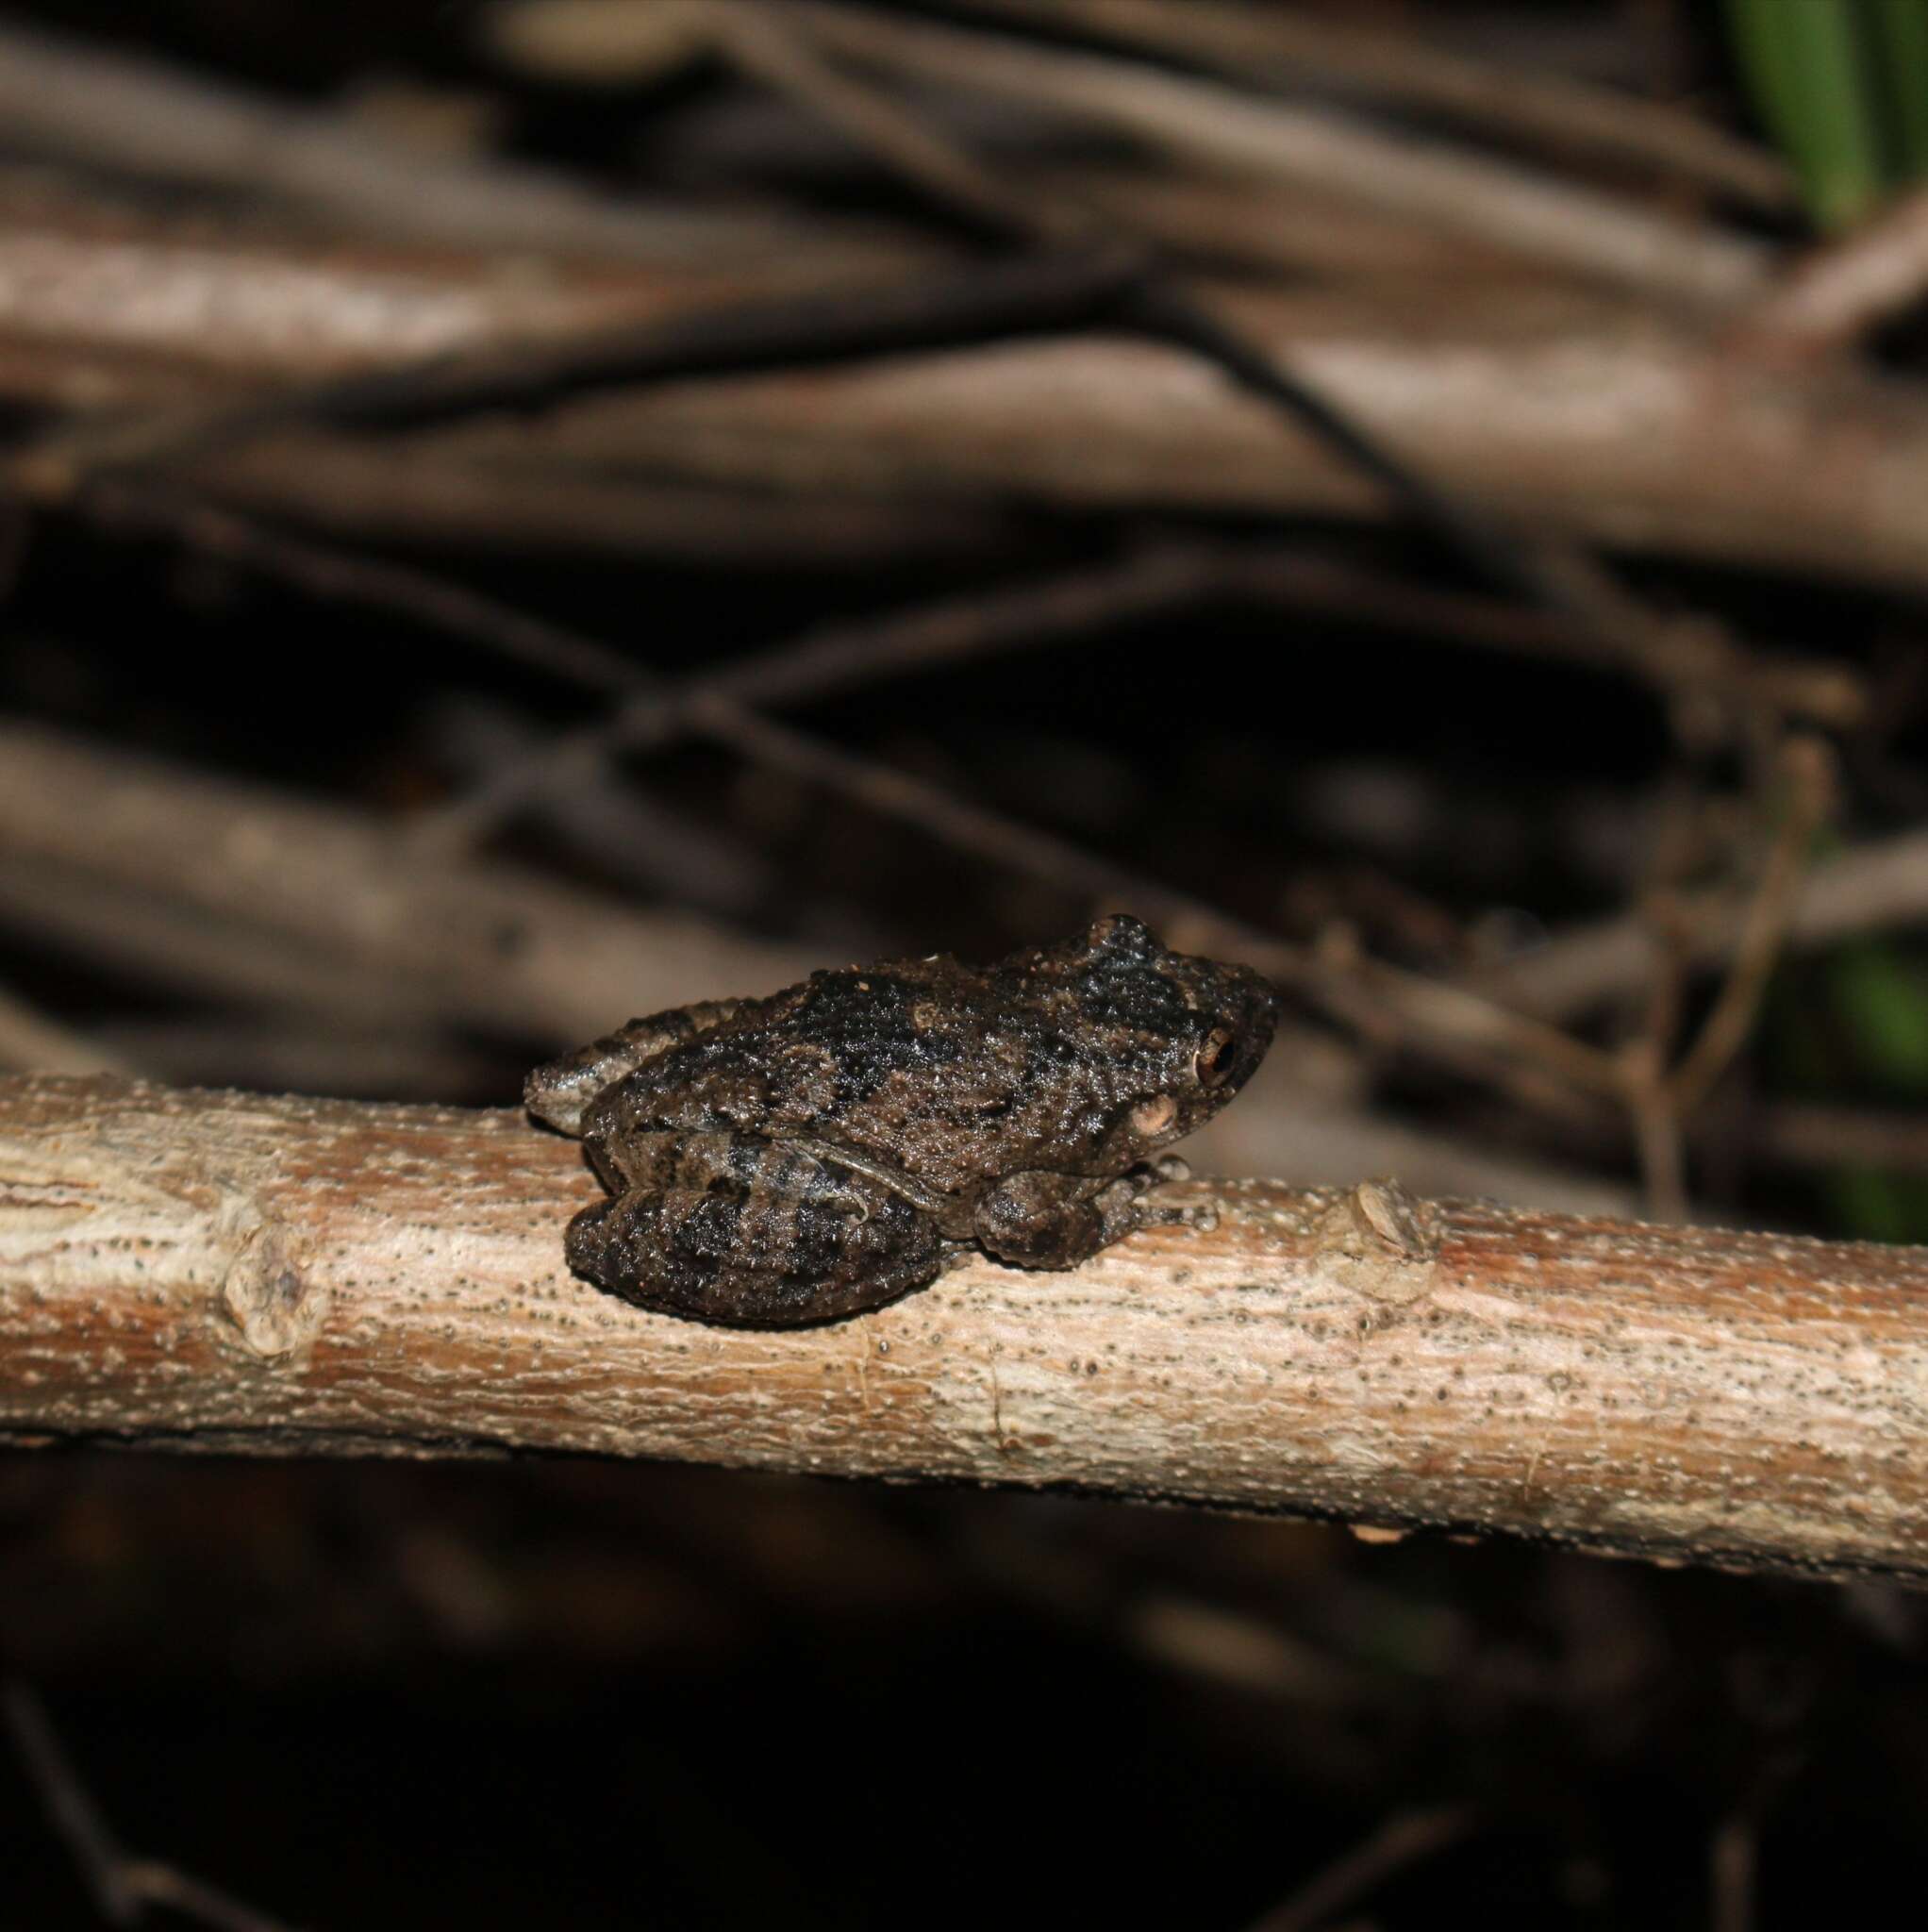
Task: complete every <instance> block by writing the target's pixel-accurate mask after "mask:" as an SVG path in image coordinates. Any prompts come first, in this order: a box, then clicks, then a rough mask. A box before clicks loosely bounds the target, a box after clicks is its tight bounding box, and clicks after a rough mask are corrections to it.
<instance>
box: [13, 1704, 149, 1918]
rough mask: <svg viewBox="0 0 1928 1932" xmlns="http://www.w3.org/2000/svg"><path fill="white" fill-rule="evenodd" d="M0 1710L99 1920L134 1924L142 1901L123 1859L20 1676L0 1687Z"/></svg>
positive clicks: (42, 1709) (44, 1710) (84, 1787)
mask: <svg viewBox="0 0 1928 1932" xmlns="http://www.w3.org/2000/svg"><path fill="white" fill-rule="evenodd" d="M0 1711H4V1712H5V1714H6V1718H7V1728H8V1733H9V1734H10V1735H11V1737H12V1739H13V1748H14V1750H15V1751H16V1752H17V1753H18V1754H19V1756H20V1761H21V1764H22V1765H23V1767H24V1768H25V1771H26V1774H27V1777H28V1779H29V1780H30V1782H31V1783H32V1784H33V1787H34V1789H35V1790H38V1791H39V1792H40V1794H41V1803H42V1806H43V1807H45V1808H46V1813H47V1821H48V1823H49V1824H52V1825H53V1827H54V1829H55V1830H56V1831H57V1832H58V1834H59V1835H60V1837H61V1838H62V1839H64V1840H66V1843H67V1849H68V1850H69V1851H70V1852H71V1853H72V1854H73V1855H74V1862H75V1864H76V1865H77V1866H79V1868H80V1876H81V1879H82V1881H83V1882H84V1883H85V1884H86V1886H87V1889H88V1890H90V1891H91V1893H92V1894H93V1902H94V1905H95V1906H96V1907H98V1909H99V1911H100V1915H101V1917H102V1918H104V1919H106V1920H107V1921H108V1924H113V1925H134V1924H139V1923H140V1919H141V1899H140V1895H139V1894H138V1893H137V1892H136V1891H135V1890H134V1888H133V1887H132V1886H131V1885H130V1884H129V1883H128V1879H127V1858H126V1855H125V1853H124V1852H123V1851H122V1850H121V1847H120V1845H119V1843H118V1842H117V1841H116V1840H115V1838H114V1835H113V1833H112V1831H111V1830H110V1829H109V1828H108V1822H107V1820H106V1818H105V1817H103V1816H102V1815H101V1811H100V1807H98V1806H97V1805H95V1803H94V1802H93V1799H92V1798H91V1796H90V1795H89V1793H88V1790H87V1788H86V1786H85V1785H83V1784H82V1783H81V1782H80V1779H79V1776H78V1775H77V1774H76V1773H75V1769H74V1767H73V1765H72V1764H71V1763H70V1762H69V1761H68V1757H67V1754H66V1753H65V1752H64V1751H63V1750H61V1748H60V1740H59V1739H58V1738H57V1737H56V1736H55V1735H54V1726H53V1724H51V1723H50V1722H49V1721H48V1718H47V1713H46V1708H45V1707H44V1706H43V1705H42V1703H41V1700H40V1698H39V1697H38V1696H36V1695H35V1693H34V1691H33V1690H32V1688H31V1686H29V1685H28V1684H27V1683H26V1681H25V1679H24V1678H21V1677H14V1676H9V1677H8V1678H7V1680H6V1682H5V1684H4V1686H0Z"/></svg>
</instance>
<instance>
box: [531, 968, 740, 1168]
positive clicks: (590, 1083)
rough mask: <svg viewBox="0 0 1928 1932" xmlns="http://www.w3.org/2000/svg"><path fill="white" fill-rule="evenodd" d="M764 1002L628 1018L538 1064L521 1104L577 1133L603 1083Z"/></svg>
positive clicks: (703, 1004)
mask: <svg viewBox="0 0 1928 1932" xmlns="http://www.w3.org/2000/svg"><path fill="white" fill-rule="evenodd" d="M766 1004H767V1002H765V1001H763V1000H755V999H747V1000H699V1001H697V1003H696V1004H695V1005H694V1006H690V1007H675V1008H672V1009H671V1010H670V1011H669V1012H666V1013H651V1014H649V1015H648V1016H647V1017H645V1018H643V1019H640V1020H631V1021H628V1022H627V1023H626V1024H623V1025H621V1026H619V1027H617V1029H616V1030H615V1032H613V1033H606V1034H604V1035H603V1037H602V1038H601V1039H600V1040H592V1041H590V1043H589V1044H588V1045H587V1046H582V1047H578V1048H577V1049H576V1050H575V1052H573V1053H566V1054H564V1055H563V1056H562V1057H561V1058H559V1059H553V1060H548V1061H545V1062H544V1063H543V1064H542V1065H541V1066H540V1067H538V1068H537V1069H536V1070H535V1072H534V1073H532V1074H530V1075H529V1077H528V1078H527V1080H525V1081H524V1083H523V1105H524V1107H526V1108H528V1110H529V1111H530V1112H531V1113H532V1114H534V1115H535V1116H536V1118H537V1119H538V1120H539V1121H547V1122H548V1124H550V1125H551V1126H552V1127H559V1128H560V1129H561V1130H562V1132H563V1133H565V1134H573V1133H578V1132H580V1131H581V1128H582V1117H583V1110H584V1109H585V1108H587V1107H588V1106H589V1104H590V1101H592V1100H593V1099H594V1098H595V1097H596V1095H597V1094H599V1093H600V1092H602V1091H603V1090H604V1089H605V1088H607V1087H613V1086H614V1085H615V1084H616V1082H617V1081H618V1080H621V1079H623V1077H624V1076H625V1075H627V1074H633V1073H635V1071H636V1070H637V1068H639V1067H640V1066H641V1065H642V1064H643V1063H644V1062H645V1061H647V1060H653V1059H655V1058H656V1057H657V1055H658V1054H662V1053H667V1052H668V1051H669V1050H670V1048H671V1047H673V1046H681V1045H682V1044H683V1042H684V1041H687V1040H694V1039H695V1038H696V1037H697V1036H698V1035H699V1034H702V1033H712V1032H714V1031H715V1030H716V1029H717V1028H718V1027H719V1026H727V1025H729V1024H732V1023H733V1022H735V1021H737V1020H740V1019H742V1018H744V1017H745V1016H746V1015H748V1014H751V1013H754V1012H755V1011H756V1009H757V1008H760V1007H762V1006H764V1005H766Z"/></svg>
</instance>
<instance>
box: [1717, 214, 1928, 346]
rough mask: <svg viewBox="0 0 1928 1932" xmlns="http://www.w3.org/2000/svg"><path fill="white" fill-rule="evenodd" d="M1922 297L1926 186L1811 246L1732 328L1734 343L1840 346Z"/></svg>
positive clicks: (1926, 262)
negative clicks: (1841, 233) (1834, 239)
mask: <svg viewBox="0 0 1928 1932" xmlns="http://www.w3.org/2000/svg"><path fill="white" fill-rule="evenodd" d="M1924 295H1928V189H1917V190H1916V191H1915V192H1913V193H1912V194H1908V195H1904V196H1903V198H1902V199H1901V200H1899V201H1897V202H1896V203H1895V204H1894V205H1893V206H1892V207H1891V208H1887V209H1886V210H1884V211H1883V212H1882V213H1881V214H1879V215H1877V216H1876V217H1875V218H1874V219H1873V220H1872V221H1870V222H1867V223H1864V224H1863V225H1861V226H1860V227H1858V228H1856V229H1854V230H1853V233H1852V234H1848V235H1844V236H1843V237H1842V238H1841V239H1840V240H1839V241H1837V242H1828V243H1826V244H1825V245H1823V246H1822V247H1820V248H1817V249H1816V250H1815V251H1814V252H1813V253H1812V254H1810V255H1809V256H1807V257H1806V258H1805V259H1804V260H1803V261H1801V262H1799V263H1797V264H1796V266H1795V267H1794V268H1793V270H1792V271H1791V272H1790V273H1789V274H1788V275H1787V278H1786V279H1785V280H1783V281H1782V282H1781V283H1780V284H1779V285H1778V286H1777V287H1776V288H1774V289H1773V290H1772V291H1770V293H1769V294H1767V295H1766V296H1764V297H1763V298H1762V300H1761V301H1760V302H1759V303H1757V304H1756V305H1755V306H1754V308H1752V309H1751V310H1749V311H1748V313H1747V314H1746V315H1744V316H1743V317H1741V318H1740V319H1739V321H1738V323H1737V342H1738V343H1739V345H1740V346H1741V347H1742V348H1744V349H1746V350H1748V351H1750V352H1752V353H1754V354H1761V355H1772V356H1778V357H1793V358H1799V357H1804V356H1820V355H1825V354H1827V353H1828V352H1829V351H1831V350H1837V349H1845V348H1847V347H1849V346H1851V345H1852V344H1853V343H1854V342H1855V341H1859V340H1860V339H1861V338H1862V337H1864V336H1867V335H1869V334H1870V333H1871V332H1872V331H1873V330H1874V329H1876V328H1878V327H1880V326H1881V325H1882V324H1883V323H1886V322H1889V321H1891V320H1893V319H1894V318H1895V317H1896V316H1898V315H1900V314H1902V313H1903V311H1904V310H1906V309H1909V308H1913V307H1915V305H1916V304H1917V303H1919V302H1920V300H1921V299H1922V297H1923V296H1924Z"/></svg>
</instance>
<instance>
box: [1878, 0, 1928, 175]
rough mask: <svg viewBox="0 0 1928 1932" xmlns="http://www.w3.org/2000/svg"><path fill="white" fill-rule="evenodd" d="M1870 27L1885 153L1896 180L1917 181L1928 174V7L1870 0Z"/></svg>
mask: <svg viewBox="0 0 1928 1932" xmlns="http://www.w3.org/2000/svg"><path fill="white" fill-rule="evenodd" d="M1869 26H1870V41H1871V42H1872V44H1873V50H1874V57H1875V58H1874V71H1875V74H1876V76H1877V78H1878V80H1879V83H1880V87H1881V97H1882V105H1883V107H1884V108H1885V109H1886V112H1885V114H1884V117H1883V118H1884V120H1885V121H1886V124H1887V128H1888V137H1889V139H1888V152H1889V154H1890V156H1891V157H1892V158H1893V159H1894V161H1895V164H1896V172H1897V175H1898V176H1899V178H1900V179H1903V180H1907V181H1916V180H1920V178H1921V176H1922V175H1928V6H1924V5H1923V4H1922V0H1870V8H1869Z"/></svg>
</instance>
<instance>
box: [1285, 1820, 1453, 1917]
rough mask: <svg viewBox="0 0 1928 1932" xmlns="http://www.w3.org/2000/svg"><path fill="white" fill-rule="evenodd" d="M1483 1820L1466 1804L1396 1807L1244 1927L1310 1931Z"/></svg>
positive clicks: (1450, 1842) (1436, 1853) (1450, 1843)
mask: <svg viewBox="0 0 1928 1932" xmlns="http://www.w3.org/2000/svg"><path fill="white" fill-rule="evenodd" d="M1483 1822H1484V1820H1483V1818H1482V1816H1481V1813H1480V1812H1479V1811H1478V1809H1477V1808H1476V1807H1473V1806H1471V1805H1439V1806H1434V1807H1430V1808H1426V1809H1420V1810H1412V1811H1401V1812H1399V1813H1397V1814H1395V1815H1394V1816H1393V1817H1391V1818H1388V1820H1387V1821H1386V1823H1385V1824H1381V1825H1380V1826H1379V1827H1378V1828H1377V1829H1376V1830H1375V1831H1373V1832H1372V1833H1371V1836H1370V1837H1368V1838H1365V1839H1363V1840H1360V1842H1359V1843H1358V1844H1356V1845H1355V1846H1354V1847H1353V1848H1352V1849H1351V1850H1350V1851H1348V1852H1346V1853H1344V1854H1343V1855H1341V1856H1340V1857H1338V1858H1336V1859H1334V1861H1333V1862H1332V1863H1331V1864H1330V1865H1328V1866H1327V1867H1326V1868H1325V1870H1324V1871H1323V1872H1321V1873H1320V1874H1318V1875H1317V1876H1316V1877H1314V1878H1311V1879H1308V1880H1307V1881H1306V1883H1305V1885H1304V1886H1302V1887H1301V1888H1300V1889H1299V1890H1297V1891H1295V1892H1294V1893H1293V1894H1292V1896H1291V1897H1290V1898H1288V1899H1285V1900H1283V1901H1282V1902H1281V1903H1280V1904H1278V1905H1276V1906H1274V1907H1272V1908H1271V1911H1269V1912H1267V1913H1265V1914H1264V1915H1263V1916H1262V1917H1260V1918H1258V1919H1255V1920H1254V1921H1253V1923H1252V1925H1251V1928H1250V1932H1313V1928H1314V1927H1316V1926H1318V1925H1321V1924H1324V1923H1325V1921H1326V1920H1328V1919H1329V1918H1331V1917H1332V1915H1333V1914H1334V1913H1335V1912H1337V1911H1339V1910H1342V1909H1343V1908H1344V1907H1347V1906H1349V1905H1352V1904H1353V1903H1354V1902H1355V1900H1358V1899H1361V1898H1364V1897H1365V1896H1366V1895H1367V1894H1368V1893H1369V1892H1371V1891H1372V1890H1376V1889H1377V1888H1378V1887H1379V1886H1381V1885H1384V1884H1385V1883H1386V1881H1387V1880H1388V1878H1392V1877H1395V1876H1396V1875H1397V1874H1399V1873H1401V1872H1404V1870H1405V1869H1406V1868H1407V1867H1408V1866H1409V1865H1417V1864H1419V1863H1421V1861H1422V1860H1424V1859H1426V1858H1432V1857H1438V1854H1439V1853H1441V1852H1443V1851H1445V1850H1446V1849H1447V1848H1448V1847H1449V1846H1452V1845H1455V1844H1457V1843H1458V1842H1459V1840H1461V1839H1463V1838H1465V1837H1467V1836H1468V1835H1469V1834H1470V1833H1471V1832H1472V1831H1473V1830H1474V1829H1475V1827H1477V1826H1478V1825H1479V1824H1482V1823H1483Z"/></svg>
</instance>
